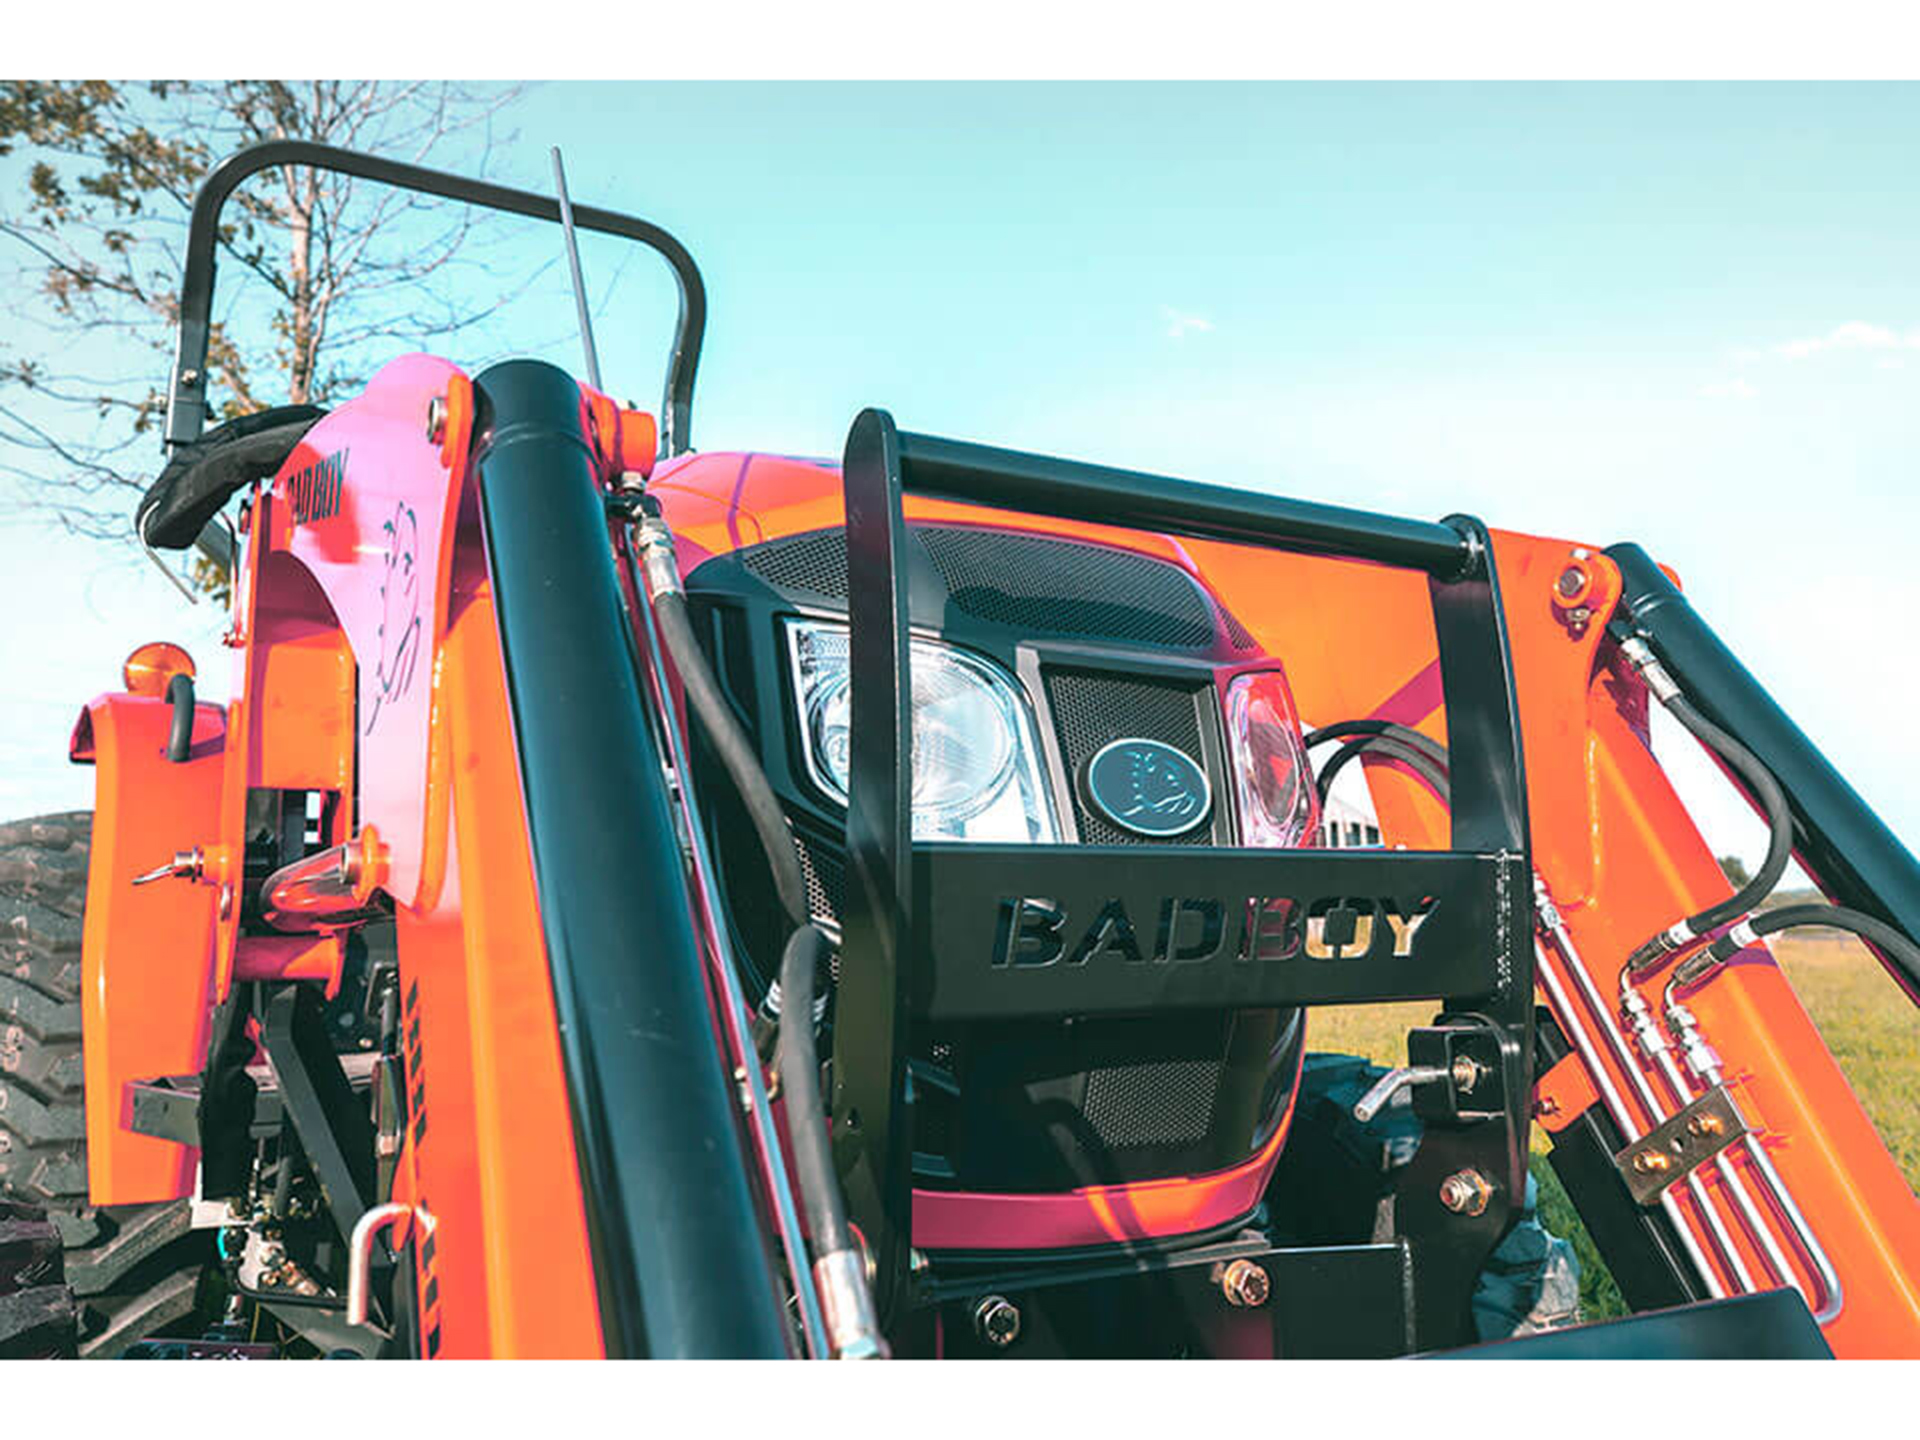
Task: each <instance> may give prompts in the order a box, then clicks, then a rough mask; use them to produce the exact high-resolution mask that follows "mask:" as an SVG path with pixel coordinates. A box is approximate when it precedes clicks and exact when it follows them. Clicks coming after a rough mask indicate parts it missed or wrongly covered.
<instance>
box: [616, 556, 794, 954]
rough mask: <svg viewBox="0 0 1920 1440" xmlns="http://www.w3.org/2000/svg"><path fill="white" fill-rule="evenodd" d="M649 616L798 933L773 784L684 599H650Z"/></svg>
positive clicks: (787, 842)
mask: <svg viewBox="0 0 1920 1440" xmlns="http://www.w3.org/2000/svg"><path fill="white" fill-rule="evenodd" d="M653 614H654V619H655V620H656V621H658V622H659V626H660V638H661V640H662V641H664V642H665V644H666V647H667V653H668V654H669V655H670V656H672V657H673V668H674V670H675V671H676V672H678V674H679V676H680V683H681V684H682V685H683V686H685V687H686V692H687V702H688V703H689V704H690V705H692V706H693V711H694V714H696V715H698V716H699V717H700V723H701V724H702V725H704V726H705V727H706V730H707V738H708V739H709V740H710V741H711V742H712V743H713V748H714V751H715V753H716V754H718V755H719V757H720V763H721V764H722V765H724V766H725V767H726V771H727V775H728V776H729V778H731V779H732V781H733V787H734V789H735V790H736V791H738V792H739V795H740V802H741V804H743V805H745V806H746V809H747V814H748V816H749V817H750V818H751V819H752V821H753V828H754V832H755V833H756V834H757V835H758V836H759V837H760V846H761V848H762V849H763V850H765V851H766V852H767V867H768V868H769V869H770V870H772V872H773V887H774V890H775V892H776V893H777V894H778V895H779V897H780V907H781V909H783V910H785V911H786V912H787V923H788V924H789V925H790V926H792V927H794V928H795V929H798V928H800V927H802V926H804V925H806V923H807V921H808V920H809V918H810V912H809V911H808V909H807V885H806V880H805V878H804V877H803V876H802V874H801V873H800V856H799V853H798V852H797V851H796V850H795V849H794V847H793V833H792V832H791V831H790V830H788V829H787V819H786V815H785V813H784V812H783V811H782V810H781V808H780V801H779V799H778V797H776V796H775V795H774V793H773V786H772V785H770V784H768V783H767V774H766V771H764V770H762V769H761V768H760V757H759V755H758V754H757V753H755V751H754V748H753V742H752V741H751V740H749V739H748V738H747V732H746V731H745V730H744V729H742V728H741V726H740V722H739V720H738V719H737V718H735V716H734V713H733V707H732V706H730V705H728V704H727V700H726V697H725V696H724V695H722V694H721V693H720V686H719V683H718V682H717V681H715V679H714V678H713V670H712V668H711V667H710V666H709V665H708V664H707V657H706V653H705V652H704V651H703V650H701V648H700V642H699V641H697V640H696V639H694V636H693V623H692V621H691V620H690V619H689V618H688V615H687V601H686V597H685V596H684V595H676V594H672V593H667V594H663V595H656V596H655V597H654V601H653Z"/></svg>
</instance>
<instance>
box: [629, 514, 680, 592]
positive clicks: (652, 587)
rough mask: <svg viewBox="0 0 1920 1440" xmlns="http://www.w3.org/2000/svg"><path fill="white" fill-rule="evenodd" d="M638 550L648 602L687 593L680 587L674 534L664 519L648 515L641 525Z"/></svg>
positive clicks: (655, 515)
mask: <svg viewBox="0 0 1920 1440" xmlns="http://www.w3.org/2000/svg"><path fill="white" fill-rule="evenodd" d="M637 548H638V550H639V555H640V572H641V574H642V575H644V576H645V577H646V581H647V597H648V598H649V599H652V600H658V599H659V598H660V597H661V596H662V595H684V594H685V593H686V587H685V586H683V585H682V584H681V583H680V562H679V561H678V560H677V559H676V558H675V557H674V553H673V531H672V530H670V529H669V528H668V527H667V522H666V520H665V518H664V517H662V516H660V515H658V514H651V515H647V516H645V517H644V518H643V519H642V520H641V521H640V533H639V538H638V542H637Z"/></svg>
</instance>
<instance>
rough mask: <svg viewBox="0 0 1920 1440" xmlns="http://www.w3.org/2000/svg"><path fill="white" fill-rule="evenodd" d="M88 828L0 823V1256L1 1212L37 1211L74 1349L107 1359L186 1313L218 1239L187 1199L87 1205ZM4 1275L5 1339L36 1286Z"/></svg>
mask: <svg viewBox="0 0 1920 1440" xmlns="http://www.w3.org/2000/svg"><path fill="white" fill-rule="evenodd" d="M92 832H93V816H92V815H91V814H90V813H88V812H87V811H84V810H79V811H72V812H69V813H67V814H64V815H41V816H37V817H35V818H33V819H30V820H16V821H14V822H12V823H10V824H0V1257H4V1256H7V1255H9V1254H10V1252H9V1251H8V1250H7V1249H6V1241H5V1236H6V1234H7V1231H6V1225H7V1223H8V1222H7V1220H6V1218H5V1217H6V1215H7V1214H8V1213H9V1212H8V1210H7V1209H6V1207H7V1206H8V1205H9V1204H12V1203H21V1202H23V1203H24V1204H25V1205H26V1206H28V1207H37V1208H38V1209H40V1210H43V1211H44V1212H45V1221H44V1222H43V1223H47V1224H50V1225H51V1226H52V1227H53V1230H54V1232H55V1233H56V1234H57V1236H58V1239H59V1247H60V1249H61V1250H62V1251H64V1271H65V1281H64V1286H63V1288H62V1293H65V1289H66V1288H68V1287H70V1289H71V1291H72V1295H71V1298H70V1301H69V1306H70V1314H71V1315H72V1316H73V1317H74V1318H77V1321H78V1336H79V1339H78V1351H79V1354H80V1355H82V1356H83V1357H89V1356H97V1357H102V1358H106V1357H112V1356H116V1355H118V1354H120V1353H121V1352H122V1351H123V1350H125V1349H126V1347H127V1346H129V1345H131V1344H133V1343H134V1342H135V1341H136V1340H141V1339H144V1338H146V1337H147V1336H149V1335H153V1334H156V1333H158V1332H159V1331H161V1330H163V1329H164V1328H166V1327H167V1326H170V1325H173V1324H175V1323H176V1322H179V1321H183V1320H186V1319H188V1318H189V1317H190V1316H192V1315H193V1313H194V1311H195V1309H196V1304H197V1301H196V1297H197V1294H198V1292H199V1289H200V1286H199V1278H200V1272H201V1270H202V1268H203V1267H204V1266H205V1265H206V1264H207V1262H208V1260H209V1258H210V1256H211V1250H212V1243H211V1241H210V1239H209V1238H208V1232H206V1231H199V1232H195V1231H194V1230H192V1229H191V1226H190V1221H191V1204H190V1202H188V1201H186V1200H172V1201H165V1202H162V1203H160V1204H156V1205H116V1206H109V1207H98V1208H97V1207H95V1206H93V1205H90V1204H89V1203H88V1202H87V1127H86V1108H85V1103H86V1095H85V1083H84V1080H85V1075H84V1067H83V1064H82V1061H81V1051H80V1046H81V1035H80V936H81V927H82V923H83V920H84V912H85V909H86V900H87V857H88V848H89V843H90V841H91V838H92ZM20 1223H25V1222H20ZM22 1243H24V1242H22ZM6 1283H7V1282H6V1277H5V1275H4V1274H0V1346H4V1345H5V1343H6V1342H7V1337H8V1333H9V1332H8V1330H7V1320H6V1318H5V1316H6V1313H7V1311H6V1307H7V1306H8V1304H9V1302H10V1301H16V1300H17V1301H18V1303H19V1304H21V1305H25V1304H27V1303H28V1302H27V1301H25V1300H24V1299H23V1298H20V1297H24V1296H25V1295H27V1294H29V1293H34V1292H30V1291H27V1290H21V1291H18V1292H15V1293H13V1294H9V1292H7V1290H6ZM43 1288H44V1287H43Z"/></svg>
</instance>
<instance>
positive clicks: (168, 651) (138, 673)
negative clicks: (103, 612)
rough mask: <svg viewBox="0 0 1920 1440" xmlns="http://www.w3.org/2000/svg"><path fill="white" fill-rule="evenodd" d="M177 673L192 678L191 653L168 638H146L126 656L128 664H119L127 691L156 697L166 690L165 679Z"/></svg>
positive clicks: (159, 696)
mask: <svg viewBox="0 0 1920 1440" xmlns="http://www.w3.org/2000/svg"><path fill="white" fill-rule="evenodd" d="M176 675H184V676H186V677H187V678H188V679H189V680H191V679H192V678H193V676H194V668H193V656H191V655H189V654H188V653H187V652H186V651H185V650H183V649H181V648H180V647H179V646H178V645H175V644H173V643H172V642H171V641H167V640H150V641H148V642H147V643H146V644H145V645H142V646H141V647H140V648H139V649H138V650H135V651H134V652H133V653H132V654H131V655H129V656H127V663H126V664H124V665H122V666H121V667H120V678H121V679H122V680H124V681H126V685H127V689H128V691H129V692H131V693H132V694H135V695H150V696H152V697H153V698H154V699H156V700H158V699H160V698H161V697H162V696H164V695H165V694H166V693H167V682H168V681H169V680H171V679H173V677H174V676H176Z"/></svg>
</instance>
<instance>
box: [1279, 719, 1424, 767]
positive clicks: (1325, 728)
mask: <svg viewBox="0 0 1920 1440" xmlns="http://www.w3.org/2000/svg"><path fill="white" fill-rule="evenodd" d="M1354 735H1381V736H1385V737H1387V738H1388V739H1392V740H1400V741H1404V742H1405V743H1406V744H1408V745H1411V746H1413V748H1414V749H1416V750H1418V751H1420V752H1421V753H1422V754H1424V755H1425V756H1426V757H1427V758H1428V759H1429V760H1431V761H1433V763H1434V764H1436V765H1438V766H1439V767H1440V768H1441V769H1443V770H1444V769H1446V768H1447V764H1448V756H1447V747H1446V746H1444V745H1442V744H1441V743H1440V742H1439V741H1438V740H1435V739H1434V738H1433V737H1432V736H1431V735H1423V734H1422V733H1421V732H1420V731H1418V730H1416V729H1414V728H1413V727H1412V726H1411V725H1399V724H1396V723H1395V722H1393V721H1392V720H1342V721H1339V722H1338V723H1336V724H1333V725H1322V726H1321V727H1320V728H1319V729H1318V730H1314V731H1311V732H1309V733H1308V735H1307V737H1306V741H1305V744H1306V747H1307V749H1309V750H1311V749H1313V747H1314V746H1316V745H1320V744H1324V743H1325V742H1326V741H1329V740H1345V739H1347V738H1348V737H1350V736H1354Z"/></svg>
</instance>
